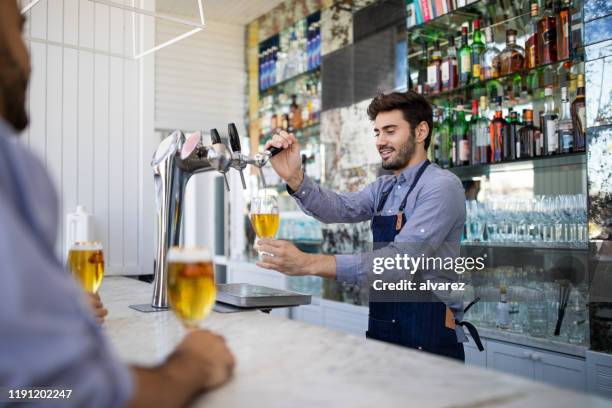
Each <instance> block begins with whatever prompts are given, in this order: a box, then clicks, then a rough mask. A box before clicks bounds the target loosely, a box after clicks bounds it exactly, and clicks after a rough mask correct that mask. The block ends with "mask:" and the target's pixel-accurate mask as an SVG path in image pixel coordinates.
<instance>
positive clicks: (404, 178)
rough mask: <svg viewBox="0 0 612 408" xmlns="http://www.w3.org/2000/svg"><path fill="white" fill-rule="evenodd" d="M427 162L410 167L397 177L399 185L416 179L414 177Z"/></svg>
mask: <svg viewBox="0 0 612 408" xmlns="http://www.w3.org/2000/svg"><path fill="white" fill-rule="evenodd" d="M423 162H425V160H423V161H420V162H418V163H417V164H413V165H412V166H410V167H408V168H407V169H406V170H404V171H402V172H401V173H400V175H399V176H396V179H397V182H398V183H405V182H410V181H412V180H413V179H414V176H415V175H416V174H417V172H418V171H419V169H420V168H421V166H422V165H423Z"/></svg>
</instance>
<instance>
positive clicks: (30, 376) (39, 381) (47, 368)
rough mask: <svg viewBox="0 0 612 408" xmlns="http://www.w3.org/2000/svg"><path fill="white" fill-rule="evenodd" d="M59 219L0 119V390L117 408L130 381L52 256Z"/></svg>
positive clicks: (29, 158) (37, 170)
mask: <svg viewBox="0 0 612 408" xmlns="http://www.w3.org/2000/svg"><path fill="white" fill-rule="evenodd" d="M60 220H61V218H60V217H59V209H58V200H57V196H56V193H55V190H54V188H53V186H52V183H51V180H50V178H49V176H48V175H47V172H46V171H45V168H44V167H43V165H42V163H40V161H39V160H38V159H37V158H36V157H34V155H32V154H31V153H30V152H29V151H27V150H26V149H25V148H24V147H23V146H22V145H20V144H19V142H18V141H17V138H16V136H15V134H14V131H13V130H12V129H11V128H10V127H9V126H8V125H7V124H6V123H5V122H3V121H2V120H1V119H0V388H2V389H3V391H4V392H6V389H7V388H13V389H21V388H24V387H36V388H54V389H70V390H72V395H71V397H70V399H67V400H53V401H54V402H55V403H56V404H58V405H59V406H65V407H66V406H67V407H101V408H106V407H120V406H123V405H125V403H126V402H127V401H128V399H129V398H130V396H131V394H132V391H133V380H132V376H131V373H130V371H129V368H128V367H127V366H125V365H124V364H122V363H121V362H119V361H118V360H117V358H116V357H115V356H114V354H113V353H112V351H111V350H110V348H109V344H108V342H107V340H106V339H105V337H104V334H103V332H102V329H101V328H100V327H99V326H98V324H96V322H95V320H94V318H93V316H92V313H91V311H90V310H89V309H88V306H87V304H86V303H85V301H84V296H83V292H82V291H81V290H80V289H79V288H78V287H77V285H76V283H75V281H74V279H73V278H72V276H71V275H70V274H69V273H68V272H67V271H66V269H65V268H64V267H63V266H62V264H61V262H60V261H59V260H58V258H57V257H56V255H55V253H54V250H53V248H54V246H55V245H54V243H55V239H56V236H57V232H58V225H59V222H60ZM1 398H2V399H0V401H1V400H4V399H5V398H6V395H2V396H1ZM37 403H38V404H40V405H42V406H45V405H49V401H45V400H39V401H37ZM0 405H1V404H0ZM28 405H30V404H28Z"/></svg>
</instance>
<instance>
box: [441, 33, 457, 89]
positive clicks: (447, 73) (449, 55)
mask: <svg viewBox="0 0 612 408" xmlns="http://www.w3.org/2000/svg"><path fill="white" fill-rule="evenodd" d="M440 79H441V81H442V92H444V91H450V90H451V89H455V88H456V87H457V49H456V48H455V37H454V36H452V35H451V36H450V37H448V49H447V51H446V57H444V58H443V59H442V64H441V65H440Z"/></svg>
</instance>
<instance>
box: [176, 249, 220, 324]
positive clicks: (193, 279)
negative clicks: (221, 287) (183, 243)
mask: <svg viewBox="0 0 612 408" xmlns="http://www.w3.org/2000/svg"><path fill="white" fill-rule="evenodd" d="M166 259H167V262H168V299H169V301H170V306H171V307H172V310H173V311H174V314H176V316H177V317H178V318H179V319H180V321H181V322H182V323H183V325H184V326H185V327H186V328H187V329H195V328H197V327H198V325H199V324H200V322H201V321H202V320H204V318H205V317H206V316H208V314H209V313H210V311H211V310H212V308H213V306H214V304H215V297H216V295H217V288H216V286H215V271H214V268H213V263H212V257H211V254H210V251H209V250H208V249H207V248H179V247H172V248H170V249H169V250H168V255H167V257H166Z"/></svg>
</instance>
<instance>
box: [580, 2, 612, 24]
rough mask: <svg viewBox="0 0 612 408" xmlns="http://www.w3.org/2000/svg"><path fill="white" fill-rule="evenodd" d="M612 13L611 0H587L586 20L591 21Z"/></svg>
mask: <svg viewBox="0 0 612 408" xmlns="http://www.w3.org/2000/svg"><path fill="white" fill-rule="evenodd" d="M608 14H612V2H611V1H610V0H585V2H584V21H591V20H593V19H595V18H600V17H603V16H607V15H608Z"/></svg>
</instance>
